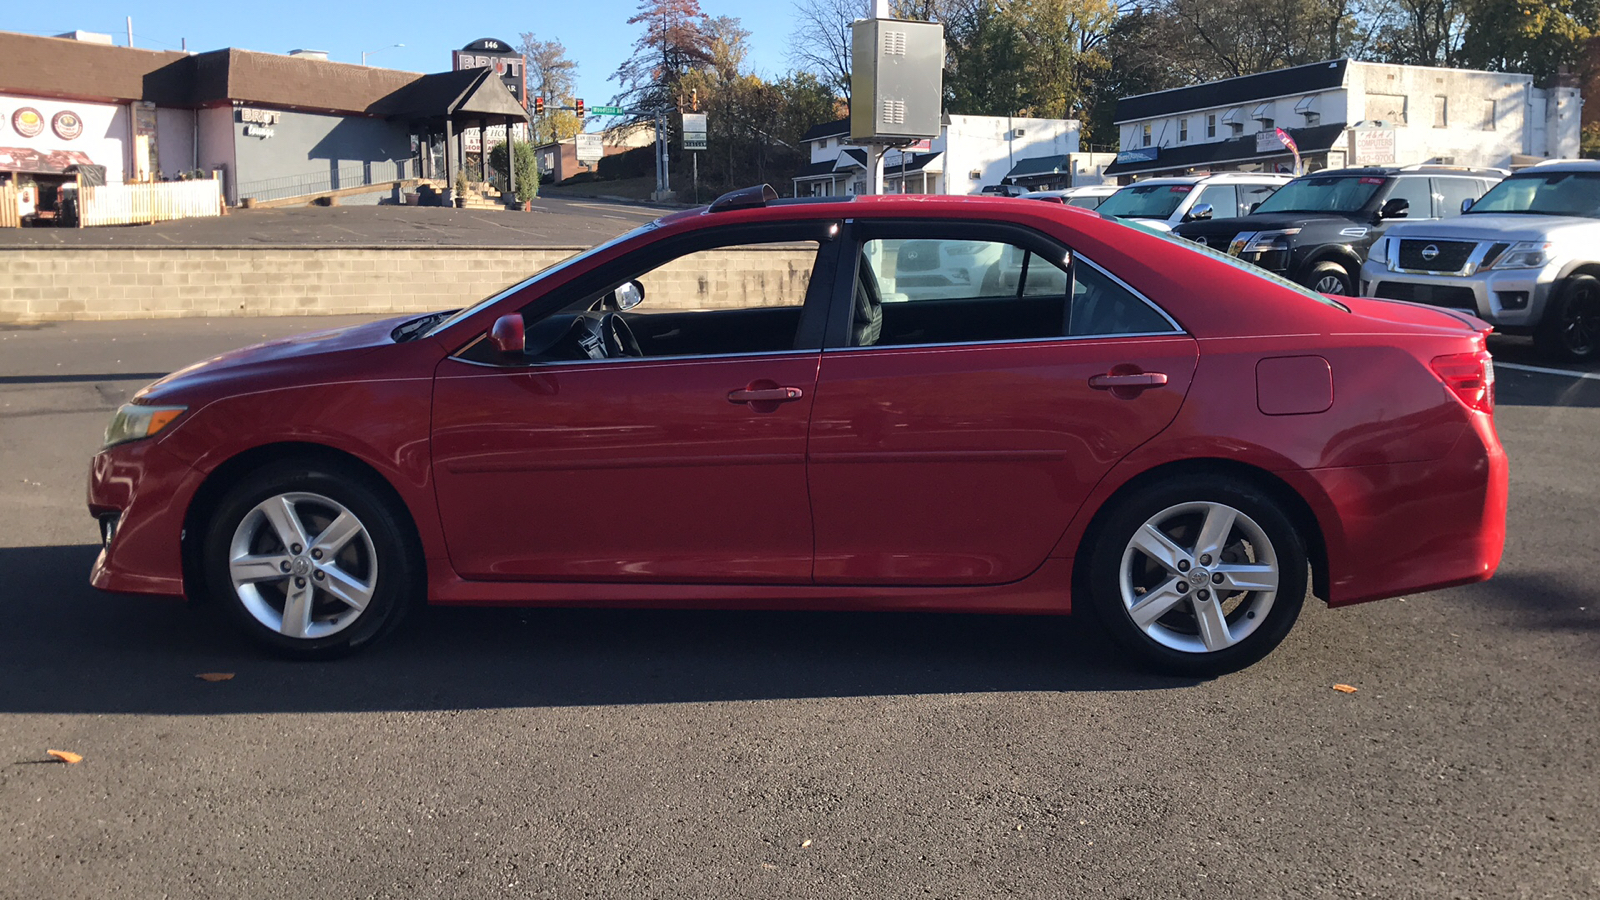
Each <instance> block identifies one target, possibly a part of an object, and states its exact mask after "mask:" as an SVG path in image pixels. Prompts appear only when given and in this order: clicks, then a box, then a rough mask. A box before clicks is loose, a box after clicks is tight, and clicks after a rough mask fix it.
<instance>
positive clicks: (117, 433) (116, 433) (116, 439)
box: [102, 403, 189, 449]
mask: <svg viewBox="0 0 1600 900" xmlns="http://www.w3.org/2000/svg"><path fill="white" fill-rule="evenodd" d="M188 408H189V407H187V406H142V405H140V404H138V403H124V404H122V406H121V408H119V409H118V410H117V414H116V415H114V416H112V417H111V424H110V425H108V426H106V443H105V446H106V447H114V446H116V445H117V444H125V443H127V442H128V441H137V440H142V439H144V438H147V437H154V436H155V435H157V434H160V433H161V431H162V430H163V429H165V428H166V427H167V426H168V425H171V424H172V423H173V420H175V419H177V418H178V417H179V416H181V415H183V413H184V410H187V409H188ZM102 449H103V448H102Z"/></svg>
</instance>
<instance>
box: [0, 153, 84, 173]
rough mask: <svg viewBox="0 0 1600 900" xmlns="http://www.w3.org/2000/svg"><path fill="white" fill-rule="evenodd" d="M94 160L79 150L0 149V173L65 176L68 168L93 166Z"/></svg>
mask: <svg viewBox="0 0 1600 900" xmlns="http://www.w3.org/2000/svg"><path fill="white" fill-rule="evenodd" d="M92 165H94V160H92V159H90V158H89V155H88V154H87V153H83V152H80V151H78V150H33V149H30V148H28V147H0V172H20V173H25V174H28V175H64V174H66V171H67V167H68V166H92Z"/></svg>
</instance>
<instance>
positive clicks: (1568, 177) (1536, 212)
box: [1361, 160, 1600, 361]
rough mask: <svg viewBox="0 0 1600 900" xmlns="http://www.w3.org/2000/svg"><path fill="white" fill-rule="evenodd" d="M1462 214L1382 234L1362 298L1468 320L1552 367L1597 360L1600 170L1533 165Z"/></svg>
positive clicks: (1567, 163)
mask: <svg viewBox="0 0 1600 900" xmlns="http://www.w3.org/2000/svg"><path fill="white" fill-rule="evenodd" d="M1462 205H1463V207H1464V209H1463V213H1464V214H1463V215H1461V216H1458V217H1455V218H1450V219H1440V220H1436V221H1429V222H1415V223H1400V224H1397V225H1395V226H1394V227H1393V228H1391V229H1389V233H1388V234H1387V235H1385V236H1384V237H1383V239H1382V240H1380V241H1378V242H1377V243H1376V244H1374V245H1373V247H1372V250H1371V252H1369V253H1368V254H1367V261H1366V264H1365V265H1363V266H1362V268H1361V293H1362V294H1363V295H1365V296H1368V297H1384V298H1387V299H1390V300H1410V301H1413V302H1416V303H1427V304H1430V305H1433V306H1444V307H1452V308H1456V309H1462V310H1466V311H1467V312H1470V313H1472V314H1473V315H1475V316H1477V317H1478V318H1480V319H1483V320H1484V321H1486V322H1489V323H1490V324H1492V325H1494V326H1495V328H1496V329H1498V330H1500V331H1503V332H1507V333H1510V334H1532V335H1533V339H1534V344H1535V346H1536V347H1537V348H1538V349H1539V351H1540V352H1541V353H1543V354H1545V355H1547V356H1550V357H1552V358H1556V359H1564V360H1572V361H1582V360H1593V359H1596V358H1600V160H1553V161H1550V162H1545V163H1540V164H1538V165H1535V166H1531V167H1529V168H1526V169H1523V170H1522V171H1520V172H1518V173H1516V174H1515V175H1512V176H1511V177H1510V178H1507V179H1506V180H1504V181H1502V182H1500V183H1499V184H1498V185H1496V186H1495V187H1494V188H1492V189H1491V190H1490V191H1489V192H1488V193H1487V194H1484V195H1483V196H1482V197H1481V198H1479V199H1478V200H1477V202H1475V203H1474V202H1472V201H1467V202H1466V203H1464V204H1462Z"/></svg>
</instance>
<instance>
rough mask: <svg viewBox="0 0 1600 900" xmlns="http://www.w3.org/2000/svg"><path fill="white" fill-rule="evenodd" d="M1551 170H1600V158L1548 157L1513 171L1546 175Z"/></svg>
mask: <svg viewBox="0 0 1600 900" xmlns="http://www.w3.org/2000/svg"><path fill="white" fill-rule="evenodd" d="M1551 172H1600V159H1547V160H1545V161H1544V162H1538V163H1534V164H1533V165H1531V166H1529V167H1527V168H1526V169H1523V170H1521V171H1520V172H1515V173H1513V176H1515V175H1522V174H1535V173H1536V174H1539V175H1546V174H1549V173H1551Z"/></svg>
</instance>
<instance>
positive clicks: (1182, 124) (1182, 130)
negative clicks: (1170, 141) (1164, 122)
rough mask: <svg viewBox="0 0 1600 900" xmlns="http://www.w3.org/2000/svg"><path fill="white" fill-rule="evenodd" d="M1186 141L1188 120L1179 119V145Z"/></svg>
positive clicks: (1187, 138)
mask: <svg viewBox="0 0 1600 900" xmlns="http://www.w3.org/2000/svg"><path fill="white" fill-rule="evenodd" d="M1187 140H1189V120H1188V119H1187V118H1183V119H1179V120H1178V141H1179V142H1180V143H1181V142H1184V141H1187Z"/></svg>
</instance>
